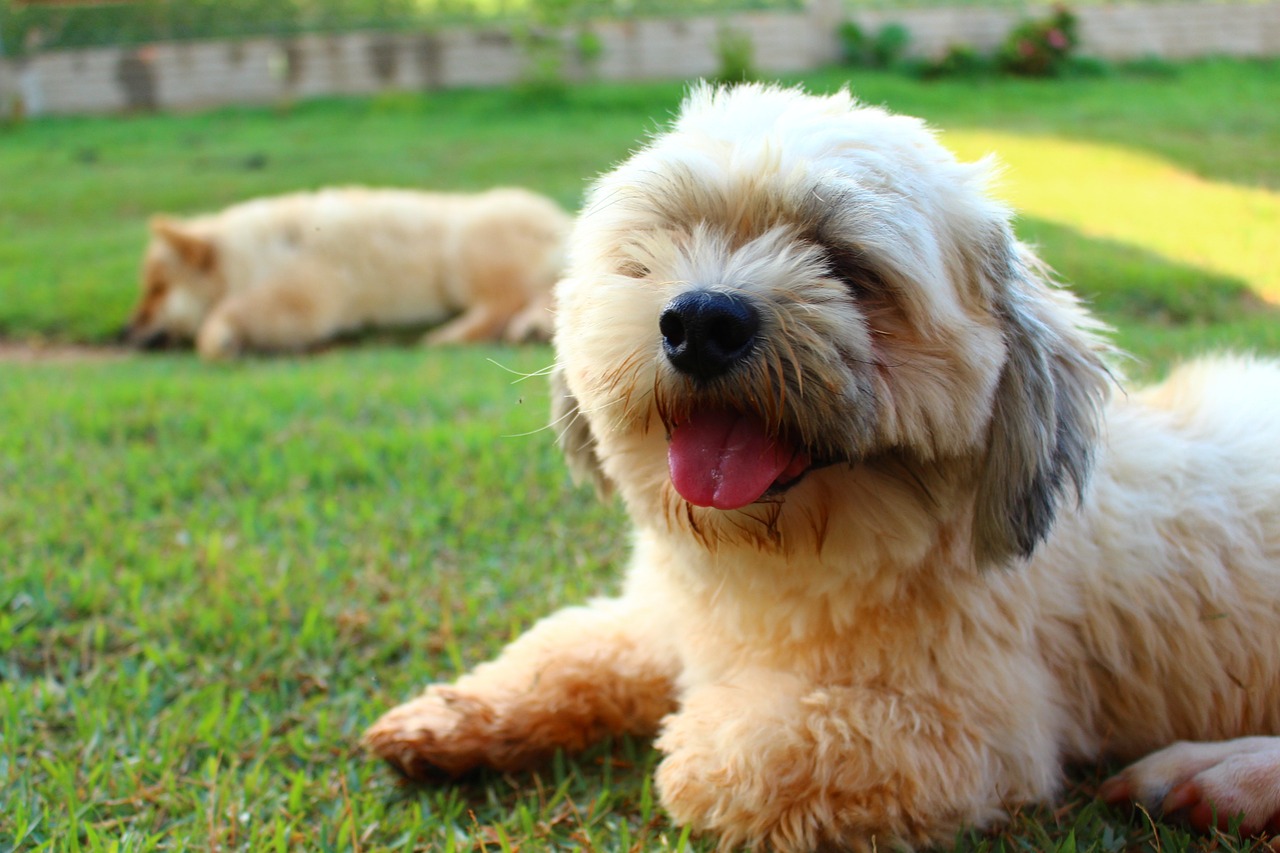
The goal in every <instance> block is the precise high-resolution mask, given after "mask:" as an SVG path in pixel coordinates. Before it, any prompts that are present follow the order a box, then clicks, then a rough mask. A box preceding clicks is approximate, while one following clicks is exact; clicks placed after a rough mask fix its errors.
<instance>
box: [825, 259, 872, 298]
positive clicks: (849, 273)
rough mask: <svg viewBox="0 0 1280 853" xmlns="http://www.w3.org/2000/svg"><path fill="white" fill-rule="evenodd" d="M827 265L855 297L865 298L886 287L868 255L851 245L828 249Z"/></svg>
mask: <svg viewBox="0 0 1280 853" xmlns="http://www.w3.org/2000/svg"><path fill="white" fill-rule="evenodd" d="M827 266H828V269H830V271H831V275H832V276H833V277H835V278H838V279H839V280H840V281H841V282H843V283H844V285H845V287H847V288H848V289H849V294H850V295H851V296H853V298H854V299H864V298H865V297H867V296H871V295H874V294H876V293H878V292H880V291H882V290H883V288H884V280H883V279H882V278H881V277H880V275H879V273H877V272H876V271H875V270H874V269H873V268H872V266H871V264H870V262H869V261H868V259H867V256H866V255H865V254H864V253H862V252H860V251H858V250H857V249H853V248H849V247H843V246H838V247H831V248H829V249H828V250H827Z"/></svg>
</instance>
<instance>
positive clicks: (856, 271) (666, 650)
mask: <svg viewBox="0 0 1280 853" xmlns="http://www.w3.org/2000/svg"><path fill="white" fill-rule="evenodd" d="M988 173H989V168H988V166H987V165H985V164H977V165H965V164H961V163H958V162H957V161H956V160H955V159H954V158H953V157H952V156H951V155H950V154H949V153H948V152H946V151H945V150H944V149H943V148H942V147H941V146H940V145H939V144H938V143H937V142H936V141H935V139H934V138H933V136H932V135H931V134H930V133H929V132H928V131H927V130H926V129H925V128H924V127H923V125H922V124H921V123H920V122H918V121H916V120H914V119H911V118H905V117H900V116H894V115H890V114H888V113H886V112H884V111H882V110H879V109H875V108H869V107H863V106H859V105H857V104H856V103H854V102H853V101H852V100H851V99H850V98H849V97H848V96H847V95H843V94H842V95H835V96H830V97H811V96H806V95H804V94H802V93H799V92H796V91H791V90H778V89H771V88H761V87H755V86H743V87H738V88H734V89H731V90H723V91H719V90H713V89H709V88H701V89H698V90H697V91H695V92H694V93H693V94H692V95H691V97H690V98H689V100H688V102H687V103H686V105H685V108H684V111H683V114H682V115H681V116H680V118H679V119H678V120H677V121H676V123H675V125H674V127H673V129H672V130H671V131H670V132H669V133H666V134H664V135H662V136H660V137H658V138H657V139H656V140H655V141H653V142H652V144H650V145H649V146H648V147H647V148H646V149H644V150H643V151H641V152H640V153H638V154H637V155H635V156H634V157H633V158H632V159H631V160H630V161H629V162H627V163H625V164H623V165H622V166H621V167H620V168H618V169H617V170H616V171H614V172H613V173H611V174H609V175H607V176H605V177H604V178H603V179H602V180H601V181H600V182H599V184H598V186H597V187H596V188H595V190H594V193H593V195H592V197H591V198H590V203H589V205H588V207H587V209H586V210H585V212H584V214H583V215H582V217H581V219H580V222H579V225H578V227H577V231H576V233H575V236H574V238H573V240H572V247H571V264H570V271H569V275H568V277H567V278H566V279H565V280H564V281H563V282H562V283H561V285H560V286H559V289H558V295H557V299H558V311H559V313H558V319H557V329H556V344H557V348H558V357H559V363H558V367H557V369H558V374H559V384H560V391H559V392H558V394H557V399H558V403H559V406H558V409H559V414H558V420H559V423H560V425H561V428H562V429H563V434H562V442H563V446H564V449H565V451H566V452H567V454H568V456H569V458H570V461H571V463H573V464H574V465H575V466H576V467H577V468H578V470H579V471H581V472H584V473H587V474H589V475H592V476H594V477H596V478H597V482H598V484H599V485H601V486H602V487H603V488H605V489H606V490H609V489H613V490H616V491H617V492H618V493H620V494H621V496H622V499H623V500H624V501H625V503H626V506H627V508H628V510H629V512H630V515H631V517H632V519H633V520H634V523H635V526H636V531H637V532H636V542H635V552H634V558H633V560H632V562H631V566H630V569H629V572H628V574H627V578H626V583H625V588H624V591H623V592H622V594H621V595H620V596H618V597H617V598H610V599H605V600H600V601H595V602H593V603H591V604H589V605H587V606H583V607H574V608H570V609H567V610H563V611H561V612H559V613H557V614H555V615H553V616H551V617H549V618H547V619H545V620H543V621H542V622H540V623H539V624H537V625H536V626H535V627H533V628H532V629H531V630H530V631H529V632H528V633H527V634H525V635H524V636H523V637H521V638H520V639H518V640H516V641H515V642H514V643H512V644H511V645H510V646H509V647H508V648H507V649H506V651H504V652H503V654H502V655H501V656H500V657H499V658H498V659H497V660H495V661H493V662H491V663H487V664H484V665H483V666H480V667H478V668H477V669H476V670H475V671H474V672H473V673H471V674H468V675H466V676H464V677H462V678H461V679H460V680H459V681H457V683H455V684H453V685H449V686H446V685H434V686H432V687H430V688H429V689H428V690H427V692H426V693H425V694H424V695H423V696H421V697H420V698H418V699H416V700H414V701H412V702H409V703H407V704H405V705H403V706H401V707H399V708H397V709H395V710H393V711H391V712H390V713H388V714H387V715H386V716H384V717H383V718H382V719H381V720H380V721H379V722H378V723H377V724H376V725H375V726H374V727H373V728H372V729H370V731H369V732H368V734H367V736H366V740H367V743H368V744H369V745H370V746H371V747H372V748H373V749H374V750H375V751H376V752H377V753H379V754H380V755H382V756H384V757H385V758H387V759H388V760H390V761H391V762H392V763H394V764H395V765H397V766H399V767H400V768H402V769H403V770H404V771H405V772H407V773H409V774H410V775H428V774H431V773H440V772H443V773H445V774H458V773H462V772H465V771H468V770H470V769H472V768H475V767H480V766H486V767H493V768H499V769H509V768H516V767H521V766H525V765H528V764H529V763H531V762H534V761H537V760H538V759H540V758H543V757H545V756H546V755H547V754H548V753H550V752H552V751H553V750H555V749H557V748H568V749H577V748H579V747H582V746H583V745H584V744H586V743H587V742H588V741H590V740H592V739H594V738H598V737H600V736H602V735H604V734H605V733H609V732H622V731H628V732H642V733H643V732H652V733H657V735H658V740H657V746H658V748H659V749H660V750H661V751H662V752H663V753H664V754H665V757H664V759H663V761H662V763H661V765H660V766H659V769H658V775H657V790H658V792H659V794H660V796H661V800H662V803H663V805H664V806H665V807H666V808H667V809H668V811H669V812H670V814H671V815H672V816H673V817H674V818H675V820H677V821H679V822H680V823H685V824H692V825H693V826H695V827H697V828H699V829H701V830H708V831H713V832H716V833H719V834H720V836H721V837H722V839H723V841H724V845H725V846H726V847H732V846H734V845H738V844H743V843H745V844H751V845H756V846H763V847H770V848H777V849H785V850H809V849H814V848H815V847H819V846H824V845H832V846H839V847H849V848H855V849H862V848H866V849H871V848H873V847H874V846H878V847H879V848H880V849H889V848H891V847H893V846H895V845H918V844H927V843H936V842H945V841H946V840H947V839H949V838H951V837H953V834H954V833H955V832H956V831H957V830H958V829H959V828H961V827H962V826H966V825H968V826H984V825H988V824H990V823H991V822H993V821H997V820H999V819H1000V818H1001V817H1002V816H1004V815H1005V814H1007V812H1008V810H1009V809H1010V808H1011V807H1013V806H1015V805H1016V804H1018V803H1023V802H1028V801H1038V800H1044V799H1046V798H1051V797H1053V796H1054V794H1055V792H1056V791H1057V790H1058V789H1059V786H1060V784H1061V781H1062V767H1063V765H1064V763H1065V762H1068V761H1071V760H1087V761H1092V760H1095V759H1097V758H1098V757H1100V756H1119V757H1124V758H1130V757H1138V756H1141V755H1143V754H1145V753H1148V752H1150V751H1152V750H1157V749H1161V748H1162V747H1167V746H1169V745H1170V744H1172V743H1173V742H1174V741H1177V740H1178V739H1180V738H1194V739H1219V738H1231V737H1239V736H1242V735H1246V734H1275V733H1280V456H1278V455H1277V453H1276V447H1277V445H1278V444H1280V367H1277V366H1276V365H1273V364H1267V363H1260V362H1253V361H1249V360H1237V359H1220V360H1215V361H1208V362H1202V363H1198V364H1194V365H1192V366H1189V367H1186V368H1184V369H1182V370H1180V371H1178V372H1177V373H1176V374H1175V375H1174V376H1173V377H1172V378H1170V379H1169V380H1168V381H1167V382H1166V383H1164V384H1163V385H1161V386H1159V387H1156V388H1152V389H1150V390H1147V391H1143V392H1140V393H1126V392H1123V391H1121V390H1119V389H1118V387H1117V386H1116V379H1115V376H1116V374H1115V373H1114V372H1113V370H1112V369H1109V367H1108V364H1109V361H1110V357H1109V353H1108V348H1107V346H1106V345H1105V344H1104V343H1103V342H1102V340H1101V338H1100V337H1099V328H1098V325H1097V324H1096V323H1095V322H1094V321H1092V320H1091V319H1090V318H1089V316H1088V314H1087V313H1086V312H1085V311H1084V310H1083V309H1082V308H1081V306H1080V305H1079V303H1078V302H1077V301H1076V299H1075V298H1073V297H1072V296H1071V295H1070V294H1069V293H1067V292H1066V291H1064V290H1061V289H1059V288H1058V287H1057V286H1055V285H1054V284H1053V283H1052V282H1050V281H1049V280H1048V279H1047V278H1046V275H1045V273H1044V271H1043V269H1042V267H1041V266H1040V264H1039V263H1038V262H1037V260H1036V258H1035V257H1034V256H1033V255H1032V253H1031V252H1030V251H1029V250H1028V249H1027V248H1026V247H1025V246H1023V245H1021V244H1020V243H1018V242H1017V241H1016V240H1015V238H1014V236H1013V234H1012V232H1011V230H1010V225H1009V213H1008V211H1007V210H1006V209H1005V208H1003V207H1002V206H1001V205H999V204H997V203H995V202H993V201H992V200H990V198H989V197H988V196H987V194H986V192H985V186H984V185H985V183H986V181H987V179H988ZM707 306H711V307H710V308H707ZM704 309H705V310H704ZM698 347H701V351H700V353H694V354H692V355H691V354H690V350H691V349H696V348H698ZM1277 743H1280V741H1276V740H1275V739H1272V738H1265V739H1261V740H1256V739H1255V740H1253V741H1237V742H1235V743H1232V744H1225V745H1217V746H1213V747H1206V749H1208V750H1209V752H1212V753H1213V755H1208V753H1205V752H1203V751H1202V752H1199V753H1196V751H1195V749H1192V750H1191V752H1192V753H1195V754H1194V755H1189V754H1188V755H1181V757H1180V754H1179V753H1178V750H1183V751H1184V752H1185V750H1186V749H1187V747H1178V748H1177V749H1175V750H1174V751H1172V752H1164V753H1160V754H1159V755H1157V756H1156V759H1160V760H1159V761H1156V760H1153V761H1148V762H1146V763H1144V764H1140V765H1138V766H1137V767H1135V768H1133V769H1132V770H1131V771H1129V772H1128V773H1127V774H1126V775H1123V776H1121V777H1118V778H1117V779H1115V780H1113V781H1111V782H1110V783H1108V786H1107V790H1106V793H1107V794H1108V795H1109V796H1112V797H1113V798H1119V797H1123V796H1138V797H1142V798H1145V799H1147V800H1148V801H1150V802H1151V804H1152V805H1154V806H1158V805H1159V804H1160V801H1161V798H1162V797H1164V796H1165V794H1166V793H1168V792H1169V791H1170V789H1172V790H1173V794H1171V795H1170V796H1171V799H1170V800H1169V802H1168V803H1167V804H1168V805H1171V806H1172V807H1174V808H1180V807H1197V808H1201V809H1203V810H1204V821H1202V822H1207V820H1208V817H1207V815H1208V809H1209V808H1210V805H1209V804H1208V802H1209V801H1210V800H1213V801H1214V802H1217V803H1219V804H1222V805H1224V806H1227V807H1230V808H1232V809H1234V810H1238V811H1243V812H1245V814H1246V827H1247V828H1256V827H1259V826H1262V825H1263V824H1265V823H1266V822H1267V821H1268V820H1269V819H1272V818H1273V814H1274V812H1275V811H1276V809H1277V806H1278V805H1280V801H1278V800H1277V799H1276V794H1277V793H1278V792H1280V783H1278V782H1277V778H1280V773H1278V772H1277V771H1278V770H1280V754H1277V750H1276V744H1277ZM1215 750H1216V751H1215ZM1259 750H1261V752H1260V751H1259ZM1267 750H1270V759H1269V762H1268V759H1267V758H1265V757H1264V758H1262V759H1261V760H1259V759H1257V758H1256V756H1258V755H1264V756H1265V755H1266V754H1267ZM1241 754H1244V755H1245V757H1246V758H1250V757H1251V756H1253V758H1250V760H1252V761H1253V763H1254V764H1255V765H1258V766H1257V767H1253V769H1252V770H1250V769H1249V768H1243V769H1241V768H1239V767H1237V768H1235V769H1232V768H1231V767H1225V766H1224V764H1223V761H1225V760H1226V759H1227V758H1230V756H1232V755H1235V756H1237V757H1238V756H1239V755H1241ZM1161 762H1163V763H1161ZM1156 765H1158V766H1156ZM1169 768H1172V769H1171V770H1170V769H1169ZM1206 768H1208V770H1207V771H1206V774H1207V773H1208V771H1212V772H1215V773H1217V774H1218V777H1219V781H1220V782H1221V784H1218V783H1217V782H1214V781H1213V779H1211V778H1210V775H1206V774H1201V775H1200V776H1197V775H1196V774H1198V773H1201V771H1204V770H1206ZM1214 768H1217V769H1216V770H1215V769H1214ZM1250 773H1252V775H1250ZM1268 774H1269V775H1268ZM1215 785H1217V787H1215ZM1175 786H1176V787H1175ZM1233 797H1234V799H1233ZM1237 807H1238V808H1237Z"/></svg>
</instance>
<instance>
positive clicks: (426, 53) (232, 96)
mask: <svg viewBox="0 0 1280 853" xmlns="http://www.w3.org/2000/svg"><path fill="white" fill-rule="evenodd" d="M1044 13H1045V12H1044V10H1043V9H1032V10H1029V11H1020V10H1015V9H1010V8H998V9H983V8H974V7H964V8H935V9H899V10H887V9H885V10H871V11H865V10H864V11H855V12H853V13H851V14H850V15H849V17H851V18H852V19H854V20H856V21H857V22H858V23H859V24H860V25H862V26H863V27H864V28H865V29H867V30H868V31H872V32H874V31H876V30H878V29H879V28H880V27H882V26H884V25H885V24H888V23H898V24H902V25H904V26H906V27H907V29H908V30H909V32H910V34H911V42H910V45H909V52H910V53H911V54H913V55H916V56H933V55H939V54H941V53H943V52H944V51H945V50H946V49H947V48H948V47H949V46H951V45H954V44H967V45H970V46H972V47H974V48H977V49H979V50H989V49H991V48H993V47H995V46H996V45H998V44H999V43H1000V42H1001V41H1002V40H1003V38H1004V36H1005V34H1007V33H1008V32H1009V30H1010V29H1011V28H1012V27H1013V26H1014V25H1015V24H1016V23H1017V22H1018V21H1019V20H1021V19H1022V18H1024V17H1028V16H1032V15H1040V14H1044ZM1077 14H1078V15H1079V19H1080V36H1081V42H1082V47H1081V49H1082V52H1083V53H1085V54H1088V55H1092V56H1097V57H1101V58H1104V59H1128V58H1137V57H1142V56H1149V55H1156V56H1162V57H1166V58H1171V59H1182V58H1189V57H1195V56H1205V55H1216V54H1222V55H1231V56H1276V55H1280V0H1268V2H1261V3H1215V2H1187V3H1161V4H1123V5H1120V4H1117V5H1105V6H1085V7H1081V8H1079V9H1078V10H1077ZM843 15H844V12H843V11H842V9H841V7H840V5H839V0H814V2H811V3H810V4H809V6H808V8H807V9H806V10H805V11H802V12H743V13H735V14H732V15H726V16H722V17H699V18H681V19H673V20H644V21H602V22H597V23H595V24H592V30H593V32H594V33H595V35H596V36H597V37H598V39H599V41H600V44H601V46H602V48H603V50H602V52H601V53H600V56H599V58H598V60H596V61H594V62H593V63H591V66H590V67H587V65H586V64H585V63H584V62H582V61H580V60H575V59H574V44H575V41H574V36H573V34H572V33H566V34H564V35H563V39H564V43H565V53H566V55H567V56H568V57H569V59H570V61H569V62H568V63H567V65H566V73H567V74H568V75H569V76H572V77H583V76H587V75H594V76H596V77H598V78H600V79H605V80H628V79H644V78H661V77H665V78H688V77H698V76H703V75H709V74H713V73H715V71H716V69H717V67H718V64H719V61H718V59H717V54H716V44H717V40H718V38H719V35H720V33H721V32H722V31H723V30H724V29H726V28H728V29H730V30H732V31H734V32H735V33H741V34H743V35H745V36H747V37H748V38H750V39H751V42H752V44H753V45H754V49H755V53H754V57H755V63H756V66H757V67H758V68H759V69H761V70H762V71H765V72H786V71H801V70H804V69H808V68H814V67H817V66H820V65H823V64H825V63H830V62H833V61H835V60H836V59H837V58H838V55H839V43H838V40H837V39H836V35H835V27H836V24H837V23H838V22H839V20H840V19H841V17H842V16H843ZM526 57H527V52H526V51H525V49H524V48H523V46H522V45H521V44H520V43H518V42H517V41H516V40H515V39H514V38H513V37H512V35H511V33H510V32H508V31H506V30H503V29H497V28H492V27H489V28H485V27H475V28H463V27H458V28H449V29H441V30H437V31H432V32H423V33H418V34H400V33H396V34H391V33H380V32H354V33H345V34H341V35H313V36H301V37H296V38H288V39H274V38H257V39H245V40H241V41H216V42H214V41H210V42H174V43H159V44H153V45H146V46H143V47H131V48H100V49H91V50H75V51H56V52H47V53H42V54H38V55H36V56H34V57H30V58H26V59H9V60H3V61H0V99H6V98H7V99H8V101H9V102H12V101H13V99H14V98H20V100H21V103H22V105H23V109H24V110H25V111H26V112H27V113H28V114H29V115H40V114H81V113H109V112H119V111H125V110H137V109H190V108H198V107H205V106H214V105H219V104H229V103H272V102H278V101H284V100H290V99H294V98H306V97H310V96H317V95H354V94H367V93H373V92H378V91H382V90H386V89H409V90H412V89H441V88H454V87H467V86H499V85H504V84H507V83H511V82H513V81H515V80H518V79H520V77H521V75H523V74H524V73H525V70H526V66H527V62H528V60H527V58H526Z"/></svg>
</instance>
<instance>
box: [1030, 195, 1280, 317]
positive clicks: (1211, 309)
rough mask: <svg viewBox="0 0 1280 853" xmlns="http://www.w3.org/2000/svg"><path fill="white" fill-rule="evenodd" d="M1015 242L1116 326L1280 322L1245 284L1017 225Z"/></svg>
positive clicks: (1126, 249)
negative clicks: (1026, 245) (1019, 240)
mask: <svg viewBox="0 0 1280 853" xmlns="http://www.w3.org/2000/svg"><path fill="white" fill-rule="evenodd" d="M1017 231H1018V234H1019V236H1020V237H1021V238H1022V239H1023V240H1024V241H1026V242H1028V243H1030V244H1032V245H1033V246H1034V247H1035V248H1036V250H1037V251H1038V252H1039V254H1040V256H1041V257H1042V258H1044V259H1045V260H1046V261H1048V262H1049V264H1050V265H1051V266H1052V267H1053V268H1054V270H1055V271H1056V272H1057V274H1058V275H1059V277H1060V278H1061V279H1062V280H1063V281H1064V282H1065V283H1066V284H1067V285H1068V286H1069V287H1070V288H1071V289H1072V290H1073V291H1074V292H1075V293H1077V294H1079V295H1080V296H1081V297H1083V298H1084V299H1085V300H1086V301H1087V302H1088V304H1089V305H1090V306H1091V307H1092V308H1093V310H1094V311H1095V312H1096V313H1098V314H1099V315H1100V316H1102V317H1103V318H1104V319H1108V320H1109V321H1111V322H1114V323H1118V324H1126V323H1141V324H1144V325H1156V326H1178V325H1187V324H1217V323H1232V322H1237V321H1240V320H1244V319H1246V318H1250V317H1254V316H1257V315H1260V314H1261V315H1267V316H1270V317H1271V318H1273V319H1276V320H1280V310H1277V308H1276V307H1274V306H1271V305H1269V304H1267V303H1266V302H1265V301H1264V300H1263V299H1262V298H1261V297H1259V296H1258V295H1257V294H1256V293H1255V292H1254V291H1253V290H1252V289H1251V288H1250V286H1249V284H1248V282H1245V281H1241V280H1240V279H1237V278H1233V277H1231V276H1226V275H1222V274H1220V273H1215V272H1209V271H1206V270H1204V269H1200V268H1198V267H1195V266H1191V265H1189V264H1184V263H1182V262H1180V261H1174V260H1170V259H1168V258H1165V257H1163V256H1161V255H1158V254H1156V253H1154V252H1150V251H1147V250H1145V249H1141V248H1137V247H1135V246H1131V245H1129V244H1126V243H1122V242H1119V241H1115V240H1109V239H1106V238H1101V237H1091V236H1087V235H1084V234H1081V233H1080V232H1079V231H1077V230H1076V229H1074V228H1071V227H1069V226H1065V225H1061V224H1058V223H1056V222H1050V221H1049V220H1046V219H1039V218H1035V217H1020V218H1019V220H1018V222H1017Z"/></svg>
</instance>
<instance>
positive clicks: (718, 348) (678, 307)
mask: <svg viewBox="0 0 1280 853" xmlns="http://www.w3.org/2000/svg"><path fill="white" fill-rule="evenodd" d="M759 329H760V314H759V313H758V312H757V311H756V309H755V308H754V307H753V306H752V305H751V303H750V302H748V301H747V300H745V299H743V298H742V297H739V296H734V295H732V294H729V293H719V292H717V291H714V290H692V291H689V292H688V293H682V294H680V295H679V296H677V297H676V298H675V299H672V300H671V301H670V302H668V303H667V307H666V308H665V309H664V310H663V312H662V316H661V317H660V318H659V319H658V330H659V331H660V332H662V348H663V350H665V352H666V353H667V358H668V359H669V360H670V361H671V364H672V366H674V367H675V369H676V370H679V371H680V372H681V373H686V374H688V375H690V376H693V377H695V378H697V379H713V378H715V377H716V376H719V375H721V374H723V373H725V372H727V371H728V370H729V368H731V367H733V365H734V364H735V363H737V362H738V361H741V360H742V359H743V358H746V357H747V355H749V354H750V352H751V350H752V348H753V347H754V345H755V339H756V332H757V331H758V330H759Z"/></svg>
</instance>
